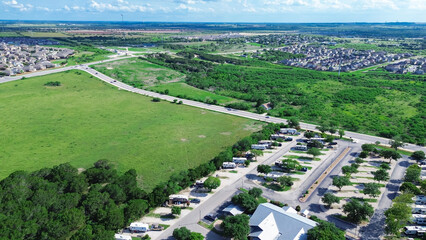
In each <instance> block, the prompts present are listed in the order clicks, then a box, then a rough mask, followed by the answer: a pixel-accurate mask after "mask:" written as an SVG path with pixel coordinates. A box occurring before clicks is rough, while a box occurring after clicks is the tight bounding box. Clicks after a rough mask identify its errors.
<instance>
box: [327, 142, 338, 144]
mask: <svg viewBox="0 0 426 240" xmlns="http://www.w3.org/2000/svg"><path fill="white" fill-rule="evenodd" d="M328 145H337V142H331V143H329V144H328Z"/></svg>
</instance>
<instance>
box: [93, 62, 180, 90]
mask: <svg viewBox="0 0 426 240" xmlns="http://www.w3.org/2000/svg"><path fill="white" fill-rule="evenodd" d="M92 67H93V68H94V69H96V70H98V71H100V72H102V73H103V74H106V75H108V76H110V77H113V78H116V79H117V80H120V81H122V82H125V83H127V84H130V85H132V86H135V87H139V88H141V87H143V86H153V85H157V84H161V83H166V82H172V81H181V80H183V77H184V74H182V73H179V72H177V71H174V70H172V69H170V68H166V67H163V66H160V65H157V64H153V63H150V62H147V61H144V60H141V59H138V58H132V59H123V60H119V61H113V62H107V63H101V64H97V65H94V66H92Z"/></svg>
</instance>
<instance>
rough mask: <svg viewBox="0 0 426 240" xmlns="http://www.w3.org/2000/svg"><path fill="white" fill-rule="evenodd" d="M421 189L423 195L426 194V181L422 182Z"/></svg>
mask: <svg viewBox="0 0 426 240" xmlns="http://www.w3.org/2000/svg"><path fill="white" fill-rule="evenodd" d="M420 189H421V190H422V192H423V194H426V180H423V181H421V182H420Z"/></svg>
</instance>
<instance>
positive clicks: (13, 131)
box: [0, 71, 261, 190]
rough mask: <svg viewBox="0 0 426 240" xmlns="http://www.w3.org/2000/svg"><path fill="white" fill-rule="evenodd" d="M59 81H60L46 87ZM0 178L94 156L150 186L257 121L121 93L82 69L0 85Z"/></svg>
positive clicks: (80, 163)
mask: <svg viewBox="0 0 426 240" xmlns="http://www.w3.org/2000/svg"><path fill="white" fill-rule="evenodd" d="M49 81H60V82H61V84H62V85H61V86H60V87H46V86H44V84H45V83H47V82H49ZM0 111H1V113H2V114H1V115H0V123H1V124H0V134H1V135H2V137H1V138H0V146H2V147H1V148H0V164H1V166H2V167H1V168H0V179H1V178H4V177H6V176H8V175H9V174H10V173H12V172H14V171H17V170H28V171H33V170H37V169H40V168H43V167H51V166H53V165H57V164H60V163H64V162H70V163H71V164H72V165H73V166H75V167H79V168H87V167H90V166H91V165H92V164H93V163H94V162H95V161H97V160H99V159H108V160H110V161H111V162H113V163H114V164H115V165H116V167H117V169H118V170H119V171H126V170H128V169H130V168H135V169H136V170H137V172H138V174H139V176H140V177H139V182H140V185H141V187H143V188H144V189H146V190H150V189H151V188H152V187H153V186H155V185H156V184H157V183H159V182H161V181H164V180H167V178H168V177H169V176H170V175H171V174H172V173H173V172H175V171H180V170H183V169H187V168H190V167H194V166H197V165H199V164H200V163H204V162H207V161H209V160H210V159H211V158H213V157H214V156H216V155H217V154H218V153H219V152H220V151H221V150H222V149H224V147H226V146H229V145H232V144H234V143H235V142H236V141H237V140H239V139H241V138H242V137H245V136H248V135H249V134H251V133H252V132H253V131H255V130H258V129H259V128H260V126H261V125H260V123H256V122H254V121H251V120H247V119H243V118H237V117H234V116H230V115H224V114H219V113H215V112H209V111H205V110H202V109H197V108H192V107H188V106H184V105H177V104H173V103H169V102H158V103H154V102H152V101H151V98H147V97H143V96H141V95H137V94H135V93H130V92H125V91H119V90H117V89H116V88H115V87H112V86H110V85H107V84H106V83H104V82H101V81H99V80H98V79H96V78H93V77H91V76H90V75H88V74H86V73H83V72H77V71H74V72H65V73H58V74H52V75H47V76H43V77H37V78H29V79H25V80H20V81H15V82H10V83H5V84H1V85H0Z"/></svg>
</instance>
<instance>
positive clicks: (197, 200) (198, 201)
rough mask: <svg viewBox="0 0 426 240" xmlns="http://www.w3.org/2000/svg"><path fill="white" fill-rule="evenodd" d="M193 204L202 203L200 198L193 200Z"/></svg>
mask: <svg viewBox="0 0 426 240" xmlns="http://www.w3.org/2000/svg"><path fill="white" fill-rule="evenodd" d="M191 202H192V203H200V202H201V201H200V199H198V198H194V199H192V200H191Z"/></svg>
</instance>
